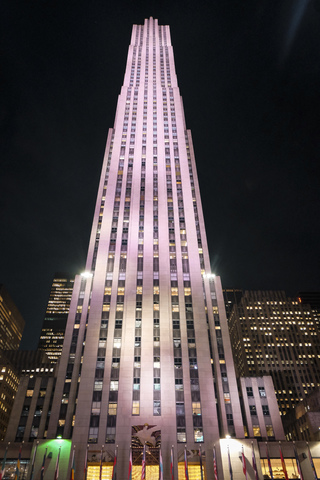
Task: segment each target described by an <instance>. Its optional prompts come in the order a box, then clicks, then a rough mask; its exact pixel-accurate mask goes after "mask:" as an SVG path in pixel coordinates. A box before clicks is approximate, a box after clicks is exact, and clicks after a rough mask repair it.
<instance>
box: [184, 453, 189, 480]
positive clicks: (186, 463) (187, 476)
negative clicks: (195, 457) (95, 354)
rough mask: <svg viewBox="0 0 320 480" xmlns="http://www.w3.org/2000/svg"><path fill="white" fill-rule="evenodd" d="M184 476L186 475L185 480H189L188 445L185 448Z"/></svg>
mask: <svg viewBox="0 0 320 480" xmlns="http://www.w3.org/2000/svg"><path fill="white" fill-rule="evenodd" d="M184 475H185V480H189V471H188V460H187V445H186V446H185V447H184Z"/></svg>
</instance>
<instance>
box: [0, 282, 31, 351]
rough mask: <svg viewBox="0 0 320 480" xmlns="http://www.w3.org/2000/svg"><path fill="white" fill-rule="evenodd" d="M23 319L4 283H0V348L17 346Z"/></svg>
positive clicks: (11, 348) (14, 347)
mask: <svg viewBox="0 0 320 480" xmlns="http://www.w3.org/2000/svg"><path fill="white" fill-rule="evenodd" d="M24 324H25V321H24V319H23V318H22V316H21V314H20V312H19V310H18V308H17V307H16V305H15V304H14V302H13V300H12V298H11V296H10V295H9V293H8V291H7V289H6V288H5V286H4V285H2V284H0V350H17V349H18V348H19V345H20V342H21V338H22V333H23V329H24Z"/></svg>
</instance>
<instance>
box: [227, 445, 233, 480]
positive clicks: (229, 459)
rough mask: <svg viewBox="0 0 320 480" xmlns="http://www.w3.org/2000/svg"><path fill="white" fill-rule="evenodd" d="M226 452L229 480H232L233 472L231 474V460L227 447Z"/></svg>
mask: <svg viewBox="0 0 320 480" xmlns="http://www.w3.org/2000/svg"><path fill="white" fill-rule="evenodd" d="M227 451H228V465H229V475H230V480H233V472H232V465H231V458H230V448H229V445H228V446H227Z"/></svg>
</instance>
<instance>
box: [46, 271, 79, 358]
mask: <svg viewBox="0 0 320 480" xmlns="http://www.w3.org/2000/svg"><path fill="white" fill-rule="evenodd" d="M73 284H74V279H73V278H71V276H70V275H68V274H65V273H56V274H55V276H54V279H53V282H52V286H51V291H50V296H49V301H48V305H47V309H46V315H45V318H44V322H43V325H42V330H41V334H40V340H39V345H38V348H39V349H40V350H43V351H45V352H46V354H47V355H48V357H49V359H50V361H51V362H52V363H56V362H57V360H58V359H59V358H60V355H61V352H62V346H63V341H64V332H65V329H66V324H67V318H68V313H69V308H70V302H71V296H72V290H73Z"/></svg>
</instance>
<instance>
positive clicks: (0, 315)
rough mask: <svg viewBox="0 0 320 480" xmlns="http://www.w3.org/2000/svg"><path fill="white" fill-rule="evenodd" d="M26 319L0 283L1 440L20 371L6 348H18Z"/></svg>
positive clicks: (5, 429) (5, 428)
mask: <svg viewBox="0 0 320 480" xmlns="http://www.w3.org/2000/svg"><path fill="white" fill-rule="evenodd" d="M24 325H25V321H24V319H23V318H22V316H21V314H20V312H19V310H18V308H17V306H16V305H15V303H14V302H13V300H12V298H11V296H10V294H9V292H8V291H7V289H6V288H5V286H4V285H2V284H0V441H1V440H3V438H4V436H5V433H6V431H7V426H8V422H9V418H10V415H11V410H12V406H13V401H14V398H15V394H16V391H17V388H18V384H19V373H18V370H17V369H16V368H15V366H14V365H13V364H12V363H11V362H10V359H9V358H7V356H6V353H5V350H17V349H18V348H19V345H20V341H21V338H22V333H23V329H24Z"/></svg>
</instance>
